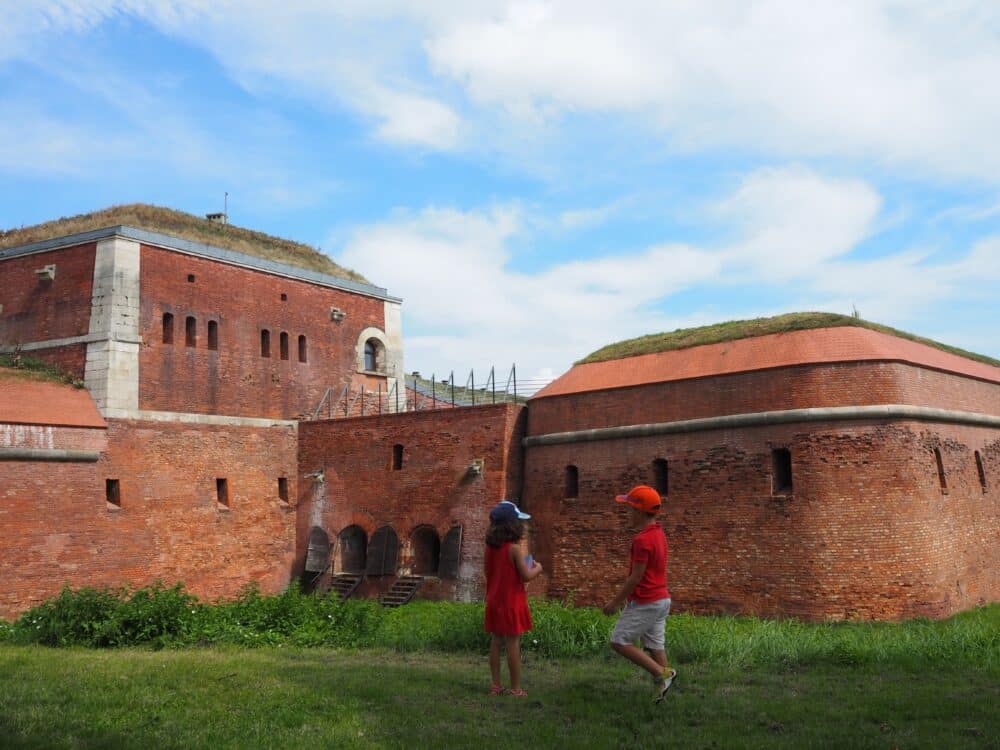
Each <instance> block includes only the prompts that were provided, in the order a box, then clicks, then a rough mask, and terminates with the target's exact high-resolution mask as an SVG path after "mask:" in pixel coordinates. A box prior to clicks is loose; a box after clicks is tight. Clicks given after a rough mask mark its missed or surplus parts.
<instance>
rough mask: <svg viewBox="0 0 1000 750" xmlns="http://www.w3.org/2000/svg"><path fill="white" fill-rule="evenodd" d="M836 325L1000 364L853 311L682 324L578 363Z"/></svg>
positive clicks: (621, 343)
mask: <svg viewBox="0 0 1000 750" xmlns="http://www.w3.org/2000/svg"><path fill="white" fill-rule="evenodd" d="M837 326H855V327H857V328H870V329H871V330H873V331H881V332H882V333H887V334H889V335H891V336H898V337H899V338H903V339H909V340H910V341H917V342H919V343H921V344H926V345H927V346H933V347H934V348H935V349H941V350H942V351H946V352H950V353H951V354H957V355H958V356H960V357H965V358H967V359H973V360H975V361H977V362H984V363H986V364H988V365H994V366H1000V360H996V359H993V358H992V357H987V356H985V355H983V354H975V353H973V352H967V351H965V350H964V349H959V348H957V347H954V346H948V345H947V344H942V343H940V342H937V341H932V340H931V339H925V338H923V337H922V336H915V335H913V334H912V333H907V332H906V331H898V330H896V329H895V328H890V327H889V326H884V325H880V324H878V323H872V322H871V321H868V320H862V319H861V318H855V317H852V316H850V315H838V314H837V313H822V312H804V313H788V314H786V315H776V316H775V317H773V318H754V319H753V320H730V321H728V322H726V323H716V324H714V325H710V326H701V327H699V328H681V329H678V330H676V331H672V332H670V333H653V334H649V335H648V336H640V337H639V338H635V339H629V340H627V341H619V342H618V343H616V344H608V345H607V346H605V347H602V348H600V349H598V350H597V351H596V352H593V353H592V354H589V355H588V356H586V357H584V358H583V359H581V360H579V361H578V362H577V363H576V364H578V365H583V364H588V363H590V362H606V361H608V360H612V359H623V358H625V357H638V356H639V355H641V354H652V353H653V352H667V351H672V350H674V349H688V348H690V347H692V346H703V345H705V344H719V343H722V342H724V341H735V340H736V339H748V338H753V337H754V336H767V335H768V334H772V333H785V332H787V331H804V330H810V329H813V328H834V327H837Z"/></svg>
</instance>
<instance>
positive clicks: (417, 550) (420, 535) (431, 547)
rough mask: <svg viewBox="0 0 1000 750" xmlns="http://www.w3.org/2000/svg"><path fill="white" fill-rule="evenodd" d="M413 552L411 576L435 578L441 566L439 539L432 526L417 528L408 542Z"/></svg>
mask: <svg viewBox="0 0 1000 750" xmlns="http://www.w3.org/2000/svg"><path fill="white" fill-rule="evenodd" d="M410 546H411V549H412V550H413V574H414V575H418V576H436V575H437V574H438V566H439V565H440V564H441V538H440V537H439V536H438V533H437V530H436V529H435V528H434V527H433V526H419V527H417V529H416V530H414V532H413V537H412V538H411V540H410Z"/></svg>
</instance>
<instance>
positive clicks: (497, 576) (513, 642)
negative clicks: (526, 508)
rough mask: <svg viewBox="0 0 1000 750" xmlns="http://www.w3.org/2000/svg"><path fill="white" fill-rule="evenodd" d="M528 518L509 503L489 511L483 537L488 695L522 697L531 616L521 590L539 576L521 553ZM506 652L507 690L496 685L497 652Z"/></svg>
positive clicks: (538, 567)
mask: <svg viewBox="0 0 1000 750" xmlns="http://www.w3.org/2000/svg"><path fill="white" fill-rule="evenodd" d="M528 518H531V516H529V515H528V514H527V513H522V512H521V511H520V509H519V508H518V507H517V506H516V505H514V503H512V502H510V501H509V500H503V501H501V502H500V503H499V504H498V505H497V506H496V507H495V508H493V510H491V511H490V529H489V531H488V532H487V533H486V626H485V629H486V632H487V633H490V634H492V636H493V639H492V640H491V642H490V674H491V675H492V677H493V687H491V688H490V694H492V695H517V696H526V695H527V693H526V692H524V690H522V689H521V633H524V632H527V631H529V630H531V612H530V611H529V610H528V596H527V594H526V593H525V590H524V584H525V582H526V581H530V580H531V579H532V578H534V577H535V576H537V575H538V574H539V573H541V572H542V566H541V565H540V564H539V563H538V562H536V561H534V560H532V559H531V556H530V555H529V556H528V557H527V558H526V557H525V555H524V552H523V551H522V550H521V545H520V541H521V539H522V537H523V536H524V524H523V523H522V521H524V520H526V519H528ZM501 648H506V650H507V670H508V671H509V672H510V690H504V688H503V685H502V684H501V682H500V649H501Z"/></svg>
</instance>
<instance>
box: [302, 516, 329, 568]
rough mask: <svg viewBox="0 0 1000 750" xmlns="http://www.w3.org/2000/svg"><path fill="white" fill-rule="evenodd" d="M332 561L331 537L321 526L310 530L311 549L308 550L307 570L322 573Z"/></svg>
mask: <svg viewBox="0 0 1000 750" xmlns="http://www.w3.org/2000/svg"><path fill="white" fill-rule="evenodd" d="M329 561H330V537H329V536H327V533H326V532H325V531H323V529H321V528H320V527H319V526H313V527H312V531H310V532H309V549H308V550H307V551H306V572H307V573H322V572H323V571H324V570H326V566H327V565H328V564H329Z"/></svg>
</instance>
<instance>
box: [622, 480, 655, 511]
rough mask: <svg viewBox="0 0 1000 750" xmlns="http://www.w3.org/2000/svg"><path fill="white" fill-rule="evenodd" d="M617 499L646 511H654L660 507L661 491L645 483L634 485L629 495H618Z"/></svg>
mask: <svg viewBox="0 0 1000 750" xmlns="http://www.w3.org/2000/svg"><path fill="white" fill-rule="evenodd" d="M615 501H616V502H619V503H625V504H626V505H631V506H632V507H633V508H635V509H636V510H641V511H643V512H644V513H653V512H655V511H658V510H659V509H660V493H659V492H657V491H656V490H654V489H653V488H652V487H647V486H646V485H644V484H640V485H639V486H637V487H633V488H632V489H630V490H629V491H628V494H627V495H618V496H617V497H615Z"/></svg>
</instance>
